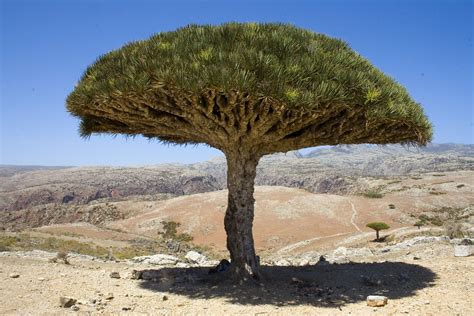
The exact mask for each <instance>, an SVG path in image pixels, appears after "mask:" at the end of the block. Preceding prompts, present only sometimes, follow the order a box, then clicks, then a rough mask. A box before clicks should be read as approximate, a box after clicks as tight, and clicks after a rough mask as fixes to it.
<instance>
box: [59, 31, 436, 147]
mask: <svg viewBox="0 0 474 316" xmlns="http://www.w3.org/2000/svg"><path fill="white" fill-rule="evenodd" d="M67 107H68V110H69V111H70V112H71V113H73V114H74V115H76V116H78V117H80V118H81V120H82V125H81V130H82V133H83V135H90V134H91V133H123V134H129V135H136V134H142V135H146V136H148V137H157V138H160V139H161V140H165V141H171V142H176V143H190V142H191V143H192V142H196V143H201V142H203V143H208V144H210V145H211V146H214V147H217V148H220V149H225V148H224V147H225V146H227V145H224V143H233V144H235V142H243V143H245V144H247V145H249V146H250V144H256V143H258V144H257V146H255V148H257V147H258V148H261V150H262V154H265V153H270V152H275V151H286V150H290V149H297V148H301V147H307V146H315V145H323V144H339V143H347V144H351V143H380V144H385V143H397V142H403V143H416V144H425V143H427V142H428V141H430V139H431V134H432V132H431V126H430V123H429V122H428V120H427V118H426V117H425V115H424V114H423V110H422V108H421V106H420V105H419V104H418V103H416V102H415V101H413V100H412V99H411V97H410V96H409V94H408V93H407V91H406V90H405V89H404V88H403V87H402V86H401V85H399V84H398V83H397V82H395V81H394V80H393V79H391V78H389V77H388V76H386V75H384V74H383V73H382V72H380V71H379V70H377V69H376V68H375V67H373V66H372V65H371V64H370V63H369V62H368V61H367V60H366V59H365V58H363V57H361V56H360V55H359V54H357V53H356V52H354V51H352V50H351V49H350V48H349V46H348V45H347V44H346V43H344V42H343V41H341V40H337V39H333V38H330V37H328V36H325V35H323V34H317V33H314V32H311V31H308V30H304V29H300V28H297V27H294V26H291V25H286V24H274V23H270V24H257V23H227V24H223V25H220V26H211V25H189V26H186V27H184V28H180V29H178V30H176V31H173V32H164V33H159V34H156V35H153V36H152V37H150V38H149V39H148V40H144V41H137V42H132V43H129V44H127V45H125V46H123V47H122V48H120V49H118V50H115V51H112V52H110V53H107V54H105V55H104V56H101V57H100V58H98V59H97V61H96V62H95V63H93V64H92V65H91V66H90V67H89V68H88V69H87V70H86V71H85V73H84V75H83V76H82V78H81V80H80V81H79V83H78V85H77V86H76V88H75V89H74V91H73V92H72V93H71V94H70V95H69V97H68V99H67ZM198 134H199V135H198ZM201 134H202V135H201Z"/></svg>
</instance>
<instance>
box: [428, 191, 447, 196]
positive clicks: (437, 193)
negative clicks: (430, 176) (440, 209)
mask: <svg viewBox="0 0 474 316" xmlns="http://www.w3.org/2000/svg"><path fill="white" fill-rule="evenodd" d="M430 194H431V195H442V194H446V192H440V191H430Z"/></svg>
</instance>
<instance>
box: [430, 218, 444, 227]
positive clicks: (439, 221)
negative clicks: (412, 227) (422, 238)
mask: <svg viewBox="0 0 474 316" xmlns="http://www.w3.org/2000/svg"><path fill="white" fill-rule="evenodd" d="M430 223H431V224H433V225H435V226H443V220H442V219H441V218H440V217H439V216H433V217H431V218H430Z"/></svg>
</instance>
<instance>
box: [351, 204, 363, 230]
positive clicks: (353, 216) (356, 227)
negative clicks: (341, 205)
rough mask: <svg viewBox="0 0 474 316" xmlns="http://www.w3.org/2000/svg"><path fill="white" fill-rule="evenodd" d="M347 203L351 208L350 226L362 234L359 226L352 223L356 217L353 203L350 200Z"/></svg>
mask: <svg viewBox="0 0 474 316" xmlns="http://www.w3.org/2000/svg"><path fill="white" fill-rule="evenodd" d="M349 203H351V208H352V216H351V225H352V226H354V227H355V229H357V231H359V232H362V230H361V229H360V228H359V226H357V224H356V223H355V221H354V220H355V218H356V216H357V215H358V213H357V209H356V208H355V205H354V203H352V202H351V201H350V200H349Z"/></svg>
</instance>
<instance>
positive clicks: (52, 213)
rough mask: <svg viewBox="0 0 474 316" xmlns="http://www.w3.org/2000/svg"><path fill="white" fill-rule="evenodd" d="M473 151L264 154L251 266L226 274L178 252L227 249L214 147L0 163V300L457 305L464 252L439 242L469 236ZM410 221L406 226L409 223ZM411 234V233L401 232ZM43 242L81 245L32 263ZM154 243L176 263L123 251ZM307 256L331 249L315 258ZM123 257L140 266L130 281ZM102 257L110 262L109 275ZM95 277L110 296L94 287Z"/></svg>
mask: <svg viewBox="0 0 474 316" xmlns="http://www.w3.org/2000/svg"><path fill="white" fill-rule="evenodd" d="M473 162H474V148H473V146H471V145H452V144H441V145H431V146H428V147H427V148H425V149H421V150H419V149H404V148H402V147H400V146H385V147H374V146H347V147H335V148H323V149H320V150H317V151H314V152H311V153H309V154H306V155H305V156H302V155H301V154H299V153H297V152H292V153H288V154H286V155H273V156H270V157H267V158H265V159H264V160H262V162H261V163H260V164H259V167H258V176H257V186H256V191H255V198H256V211H255V221H254V238H255V243H256V248H257V252H258V253H259V255H260V256H261V260H262V264H263V265H264V266H263V270H264V275H266V276H267V278H266V280H265V281H264V282H263V284H262V286H258V285H256V287H255V288H240V289H239V287H237V288H235V287H233V285H231V284H230V283H228V281H227V280H226V279H225V278H224V279H223V278H222V277H209V276H208V275H207V271H208V269H209V265H212V264H214V261H208V262H206V263H203V264H191V263H190V262H189V260H186V259H185V258H184V255H185V254H186V252H187V251H189V250H192V249H194V250H197V251H198V252H200V253H202V254H205V255H206V256H208V258H210V259H214V260H215V259H221V258H225V257H227V253H226V249H225V240H226V237H225V231H224V228H223V219H224V213H225V209H226V203H227V192H226V190H225V161H224V160H223V159H221V158H217V159H214V160H212V161H209V162H204V163H199V164H194V165H186V166H185V165H172V164H169V165H159V166H151V167H131V168H125V167H80V168H76V167H75V168H70V167H48V168H44V167H14V166H0V230H3V232H1V231H0V279H1V280H2V286H1V287H0V314H19V313H20V314H40V313H42V314H50V313H62V312H65V311H71V310H68V309H64V308H60V307H58V299H59V296H61V295H65V296H73V297H75V298H76V299H78V300H79V302H78V303H77V304H76V305H74V306H76V307H77V308H79V311H84V312H94V313H95V312H97V313H103V312H110V313H116V312H124V313H125V312H127V311H128V309H130V310H131V311H133V312H135V313H151V314H172V313H179V314H252V315H255V314H262V315H265V314H289V313H296V314H336V313H340V314H348V313H351V314H356V315H365V314H367V313H374V314H383V315H386V314H406V313H408V314H415V315H418V314H426V315H428V314H432V315H439V314H443V315H456V314H459V315H470V314H473V313H474V307H473V303H472V302H473V298H474V297H473V295H472V294H471V292H470V291H469V290H468V289H470V288H472V287H473V286H474V284H473V281H472V280H474V275H473V274H472V271H473V269H472V267H473V263H474V261H473V259H472V258H473V257H454V256H453V247H454V246H453V244H452V243H450V242H449V238H462V237H464V238H466V237H468V238H472V237H473V236H474V228H473V227H474V209H473V205H474V194H473V189H474V168H473V166H474V164H473ZM371 221H383V222H385V223H387V224H389V225H390V227H391V228H390V229H389V230H387V231H382V232H381V235H382V236H383V240H382V241H381V242H374V241H373V239H374V238H375V233H374V231H373V230H371V229H370V228H367V227H366V226H365V225H366V224H367V223H368V222H371ZM418 221H422V222H423V226H422V227H421V228H417V227H414V224H415V223H416V222H418ZM165 223H178V225H179V226H178V227H177V232H176V233H173V234H171V235H170V234H168V235H166V234H165V233H164V231H165V230H164V225H165ZM186 236H191V238H192V241H190V240H189V239H187V237H186ZM430 236H435V237H430ZM436 236H437V237H436ZM443 236H448V237H443ZM413 238H415V239H413ZM416 238H425V239H426V243H425V239H423V243H421V244H419V243H417V242H413V243H411V241H413V240H417V239H416ZM430 238H432V239H430ZM433 238H434V239H433ZM436 238H437V239H436ZM443 238H447V239H443ZM471 240H472V239H471ZM407 243H408V246H407ZM34 249H42V250H46V251H49V252H45V253H40V252H37V253H35V252H34V251H33V252H31V250H34ZM2 250H4V251H6V252H3V253H2V252H1V251H2ZM22 251H23V252H22ZM24 251H26V252H24ZM56 251H66V252H71V253H73V252H78V253H82V254H83V255H72V257H71V259H70V261H71V265H64V264H60V263H50V262H48V259H50V257H51V256H54V254H55V252H56ZM155 253H167V254H170V255H173V256H176V258H179V260H180V262H182V264H181V265H180V266H177V265H176V266H175V265H163V266H161V265H160V267H161V268H159V267H157V266H156V265H150V264H148V265H147V264H144V263H137V262H136V261H133V260H129V259H131V258H132V257H136V256H139V255H152V254H155ZM84 255H93V256H99V257H102V259H94V260H93V259H92V257H88V256H84ZM106 255H107V256H109V257H110V256H115V257H116V258H118V259H120V260H117V261H116V262H114V261H110V260H109V261H107V260H106ZM320 255H324V256H325V257H326V258H327V259H328V260H329V261H330V262H331V264H329V265H323V264H318V260H319V256H320ZM109 259H110V258H109ZM134 269H136V270H143V269H145V270H146V269H148V270H150V269H151V270H153V271H155V273H156V277H153V278H152V279H146V280H132V279H131V278H130V273H131V271H132V270H134ZM112 271H119V272H120V274H121V275H123V277H122V278H121V279H113V278H110V276H109V274H110V272H112ZM12 273H13V274H19V277H18V278H10V277H9V276H10V275H11V274H12ZM183 278H184V281H183ZM367 278H369V279H367ZM373 280H375V281H373ZM45 284H47V285H48V286H46V287H45V286H44V285H45ZM108 292H113V293H114V298H110V299H108V300H107V299H105V296H106V295H107V293H108ZM371 294H382V295H386V296H388V297H389V304H388V305H387V306H385V307H383V308H371V307H368V306H367V305H366V303H365V298H366V296H367V295H371ZM163 296H166V297H167V299H168V300H163ZM92 299H95V300H96V301H100V300H102V302H105V303H104V304H102V305H101V304H98V303H97V302H96V303H91V302H90V300H92ZM122 308H124V309H123V310H122Z"/></svg>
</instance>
